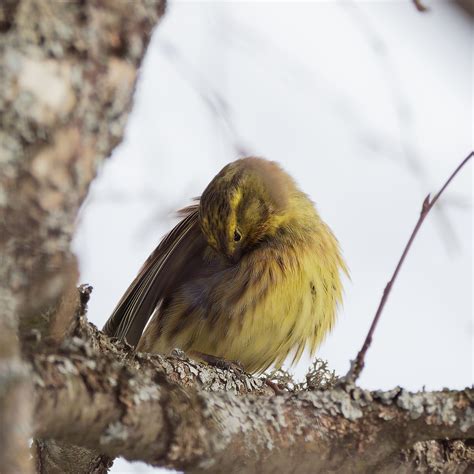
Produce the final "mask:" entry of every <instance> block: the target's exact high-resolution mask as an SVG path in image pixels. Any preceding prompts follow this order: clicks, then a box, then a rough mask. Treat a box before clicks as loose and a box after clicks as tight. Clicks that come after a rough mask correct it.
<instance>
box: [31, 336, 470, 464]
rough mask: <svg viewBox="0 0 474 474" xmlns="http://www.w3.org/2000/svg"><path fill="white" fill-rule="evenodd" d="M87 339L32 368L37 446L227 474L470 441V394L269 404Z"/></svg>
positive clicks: (350, 396)
mask: <svg viewBox="0 0 474 474" xmlns="http://www.w3.org/2000/svg"><path fill="white" fill-rule="evenodd" d="M88 330H89V340H86V341H84V339H80V338H78V337H75V338H73V339H72V340H71V341H70V342H69V343H68V345H67V347H66V346H63V348H62V350H63V352H64V353H63V354H61V353H60V354H39V355H36V356H34V358H33V361H32V362H33V366H34V372H35V380H34V384H35V394H36V395H35V426H36V434H37V436H39V437H41V438H56V439H60V440H62V441H67V442H69V443H74V444H77V445H81V446H85V447H88V448H92V449H94V450H98V451H100V452H102V453H104V454H106V455H108V456H110V457H116V456H124V457H125V458H127V459H130V460H142V461H145V462H148V463H150V464H152V465H155V466H163V467H171V468H174V469H179V470H185V471H186V472H204V471H205V472H230V473H232V472H242V469H243V466H244V469H245V472H249V473H252V472H262V473H266V472H289V471H291V469H293V468H294V467H295V466H298V469H299V472H327V471H330V470H339V471H342V472H347V471H348V470H350V471H351V472H368V471H370V470H372V469H375V468H376V467H377V466H393V465H394V463H395V464H396V465H399V466H400V467H403V465H404V464H405V463H406V461H403V459H402V457H401V452H402V450H404V449H408V448H412V447H413V445H414V444H415V443H416V442H420V441H429V440H437V439H438V440H441V439H443V440H444V439H453V440H454V439H473V438H474V410H473V409H472V400H473V399H474V391H473V390H471V389H466V390H464V391H441V392H420V393H414V394H413V393H409V392H407V391H405V390H403V389H400V388H396V389H394V390H392V391H389V392H380V391H378V392H369V391H365V390H362V389H360V388H356V387H352V388H347V389H343V388H341V387H337V388H333V389H329V390H325V391H318V390H315V391H300V392H297V393H292V392H288V393H285V394H282V395H278V396H275V395H273V396H269V395H268V394H269V393H271V390H270V389H268V387H266V385H265V383H264V381H263V380H261V379H256V378H253V377H251V376H248V375H245V374H241V373H233V372H232V371H230V372H229V371H222V370H219V369H215V368H213V367H208V366H205V365H201V364H199V363H197V362H193V361H190V360H189V359H187V358H185V357H183V355H182V354H181V353H178V354H177V356H176V355H175V356H174V357H164V356H160V355H157V356H150V355H142V354H133V353H132V352H129V351H128V350H127V349H126V348H125V347H124V346H123V345H120V344H113V343H111V342H110V341H108V340H107V338H106V337H105V336H103V335H101V334H100V333H98V332H97V331H96V330H95V329H94V328H92V329H88ZM91 335H92V339H91ZM94 341H95V342H94ZM104 345H107V346H108V347H107V348H105V347H104ZM94 347H95V348H94ZM176 382H178V384H180V385H178V384H177V383H176ZM223 388H224V389H227V392H225V391H222V390H223ZM242 395H245V396H242ZM407 459H408V458H407Z"/></svg>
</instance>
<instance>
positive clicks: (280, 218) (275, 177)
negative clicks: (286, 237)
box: [199, 157, 296, 263]
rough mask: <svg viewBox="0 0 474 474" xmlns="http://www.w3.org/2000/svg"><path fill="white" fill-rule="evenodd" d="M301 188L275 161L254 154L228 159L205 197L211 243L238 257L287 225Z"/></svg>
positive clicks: (204, 220) (204, 221)
mask: <svg viewBox="0 0 474 474" xmlns="http://www.w3.org/2000/svg"><path fill="white" fill-rule="evenodd" d="M295 189H296V188H295V184H294V181H293V180H292V179H291V177H290V176H289V175H288V174H287V173H285V172H284V171H283V170H282V169H281V168H280V167H279V166H278V164H277V163H275V162H272V161H267V160H264V159H262V158H254V157H250V158H243V159H240V160H237V161H234V162H233V163H230V164H228V165H227V166H225V167H224V168H223V169H222V170H221V171H220V172H219V174H217V176H216V177H215V178H214V179H213V180H212V181H211V182H210V184H209V185H208V186H207V188H206V189H205V190H204V192H203V194H202V196H201V199H200V205H199V220H200V225H201V229H202V231H203V233H204V235H205V236H206V239H207V241H208V243H209V245H210V246H211V247H212V248H214V249H215V250H216V251H217V252H218V253H220V254H221V255H223V256H224V257H226V258H227V259H228V260H229V261H230V262H232V263H236V262H237V261H239V259H240V258H241V256H242V255H243V254H245V253H246V252H247V251H249V250H250V249H252V248H254V247H255V246H256V245H258V243H260V242H262V241H264V240H266V239H268V238H271V237H272V236H274V235H275V233H276V232H277V231H278V229H279V228H280V227H281V226H282V225H284V223H285V221H286V220H287V219H286V217H287V216H286V211H287V205H288V201H289V197H290V194H291V193H292V192H293V191H294V190H295Z"/></svg>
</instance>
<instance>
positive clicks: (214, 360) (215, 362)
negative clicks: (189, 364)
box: [189, 351, 245, 372]
mask: <svg viewBox="0 0 474 474" xmlns="http://www.w3.org/2000/svg"><path fill="white" fill-rule="evenodd" d="M189 355H190V356H191V357H195V358H197V359H200V360H202V361H203V362H206V364H209V365H212V366H214V367H217V368H218V369H224V370H230V369H233V370H234V371H235V372H245V370H244V367H243V365H242V363H241V362H240V361H238V360H227V359H223V358H222V357H217V356H213V355H210V354H205V353H204V352H199V351H190V352H189Z"/></svg>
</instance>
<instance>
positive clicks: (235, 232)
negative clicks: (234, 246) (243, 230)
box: [234, 230, 242, 242]
mask: <svg viewBox="0 0 474 474" xmlns="http://www.w3.org/2000/svg"><path fill="white" fill-rule="evenodd" d="M241 238H242V236H241V235H240V232H239V231H238V230H236V231H234V242H238V241H239V240H240V239H241Z"/></svg>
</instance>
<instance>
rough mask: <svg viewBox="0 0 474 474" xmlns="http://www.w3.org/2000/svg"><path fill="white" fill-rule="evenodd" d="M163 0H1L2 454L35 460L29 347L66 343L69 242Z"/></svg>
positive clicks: (10, 465)
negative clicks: (24, 356)
mask: <svg viewBox="0 0 474 474" xmlns="http://www.w3.org/2000/svg"><path fill="white" fill-rule="evenodd" d="M163 8H164V0H150V1H147V0H137V1H135V2H128V1H125V0H104V1H96V0H88V1H77V2H47V1H43V0H20V1H16V0H15V1H11V0H7V1H2V2H1V3H0V84H1V87H0V110H1V114H0V263H1V265H0V282H1V285H0V312H1V313H0V334H1V336H0V343H1V345H0V347H1V350H0V379H1V381H2V385H1V388H2V390H0V423H1V425H0V426H1V427H2V428H1V430H0V431H1V433H0V443H1V444H0V446H1V448H0V465H1V466H2V472H27V471H28V470H29V469H30V468H29V467H28V465H29V453H28V449H27V442H26V440H27V439H28V436H29V431H30V429H29V418H30V415H29V414H30V408H31V407H30V404H29V402H28V401H29V400H30V398H31V397H30V396H29V395H28V390H29V383H28V377H27V376H26V375H27V373H28V367H27V366H26V365H25V364H24V363H23V362H22V360H21V351H20V345H19V342H18V340H17V332H19V334H20V335H21V339H22V343H23V347H24V348H25V349H28V348H29V349H30V350H33V348H34V347H35V346H36V345H38V344H41V343H43V342H44V341H45V340H48V342H49V343H58V342H59V341H60V340H61V339H62V337H63V336H64V335H66V334H67V333H68V332H69V331H70V322H71V320H72V318H73V315H74V308H75V306H77V299H76V295H77V292H76V290H75V286H76V282H77V275H78V273H77V265H76V261H75V258H74V256H73V255H72V254H71V252H70V241H71V238H72V234H73V230H74V222H75V219H76V215H77V211H78V209H79V206H80V205H81V203H82V201H83V200H84V198H85V196H86V193H87V190H88V187H89V184H90V183H91V181H92V179H93V178H94V176H95V173H96V170H97V167H98V166H99V165H100V163H101V162H102V160H103V159H104V158H106V157H107V156H108V155H109V154H110V152H111V150H112V149H113V147H114V146H115V145H116V144H117V143H118V142H119V141H120V140H121V138H122V135H123V128H124V125H125V122H126V119H127V115H128V111H129V108H130V104H131V99H132V93H133V90H134V85H135V80H136V75H137V68H138V66H139V64H140V61H141V59H142V57H143V54H144V51H145V47H146V44H147V42H148V39H149V37H150V33H151V30H152V28H153V26H154V25H155V23H156V21H157V19H158V18H159V17H160V16H161V15H162V13H163Z"/></svg>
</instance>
